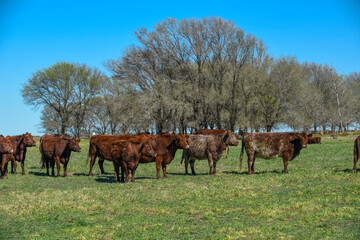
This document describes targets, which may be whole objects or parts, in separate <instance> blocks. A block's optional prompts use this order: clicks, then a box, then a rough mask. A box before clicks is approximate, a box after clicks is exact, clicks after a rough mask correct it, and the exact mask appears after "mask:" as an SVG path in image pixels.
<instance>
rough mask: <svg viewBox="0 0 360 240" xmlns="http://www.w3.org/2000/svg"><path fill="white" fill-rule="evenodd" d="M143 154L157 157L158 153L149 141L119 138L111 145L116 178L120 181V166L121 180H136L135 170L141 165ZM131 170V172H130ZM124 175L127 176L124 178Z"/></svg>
mask: <svg viewBox="0 0 360 240" xmlns="http://www.w3.org/2000/svg"><path fill="white" fill-rule="evenodd" d="M141 155H144V156H148V157H156V153H155V151H154V150H153V148H152V147H151V145H150V144H149V141H147V142H136V141H131V140H118V141H116V142H115V143H114V144H113V146H112V147H111V160H112V162H113V164H114V169H115V175H116V180H117V181H118V182H120V178H119V167H121V181H122V182H128V181H129V179H131V181H132V182H134V181H135V179H134V178H135V171H136V168H137V166H138V165H139V160H140V157H141ZM130 171H131V172H130ZM124 175H125V176H126V178H125V180H124Z"/></svg>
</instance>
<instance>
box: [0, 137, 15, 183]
mask: <svg viewBox="0 0 360 240" xmlns="http://www.w3.org/2000/svg"><path fill="white" fill-rule="evenodd" d="M13 152H14V150H13V149H12V144H11V138H10V137H9V136H8V137H6V138H5V137H4V136H3V135H0V162H1V166H3V163H4V162H5V155H6V154H8V153H9V154H12V153H13ZM4 165H5V164H4ZM4 177H5V166H4V167H2V168H1V176H0V179H3V178H4Z"/></svg>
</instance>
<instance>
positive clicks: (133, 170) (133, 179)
mask: <svg viewBox="0 0 360 240" xmlns="http://www.w3.org/2000/svg"><path fill="white" fill-rule="evenodd" d="M136 168H137V167H135V168H133V169H132V170H131V181H132V182H135V171H136Z"/></svg>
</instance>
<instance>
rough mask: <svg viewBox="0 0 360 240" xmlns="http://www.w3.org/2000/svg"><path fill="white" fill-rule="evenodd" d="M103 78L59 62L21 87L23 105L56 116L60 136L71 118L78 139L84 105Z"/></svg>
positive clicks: (75, 65)
mask: <svg viewBox="0 0 360 240" xmlns="http://www.w3.org/2000/svg"><path fill="white" fill-rule="evenodd" d="M105 77H106V76H105V75H104V74H103V73H102V72H100V71H99V70H97V69H93V68H90V67H87V66H86V65H80V64H74V63H66V62H59V63H56V64H54V65H52V66H50V67H48V68H45V69H42V70H39V71H37V72H35V73H34V74H33V76H32V77H31V78H30V79H29V80H28V83H26V84H24V86H23V88H22V90H21V94H22V97H23V98H24V101H25V103H26V104H29V105H32V106H34V107H35V108H39V107H40V106H43V107H45V110H44V111H43V112H42V113H43V115H44V114H45V113H46V112H49V111H50V112H52V113H51V114H52V115H54V113H56V116H54V119H59V129H58V130H59V133H62V134H63V133H65V132H66V131H67V130H68V129H69V127H71V120H72V118H74V119H73V124H74V126H75V128H76V129H77V135H78V137H80V129H81V125H82V123H83V119H84V117H85V113H86V111H87V110H88V108H87V107H86V106H87V101H88V100H89V99H90V98H91V97H93V96H95V95H96V93H97V90H98V82H99V81H100V80H101V79H103V78H105ZM43 119H44V118H43Z"/></svg>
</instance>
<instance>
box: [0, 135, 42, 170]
mask: <svg viewBox="0 0 360 240" xmlns="http://www.w3.org/2000/svg"><path fill="white" fill-rule="evenodd" d="M10 139H11V144H12V148H13V150H14V152H13V153H12V154H6V155H5V161H4V162H3V164H5V166H4V168H5V171H6V172H7V164H8V163H9V162H10V161H11V173H15V174H16V166H17V164H16V161H18V162H20V164H21V174H22V175H25V169H24V163H25V158H26V151H27V147H34V146H36V141H35V140H34V138H33V136H32V135H31V134H30V133H25V134H22V135H17V136H11V137H10ZM1 168H3V165H2V166H1ZM5 175H6V174H5Z"/></svg>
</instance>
